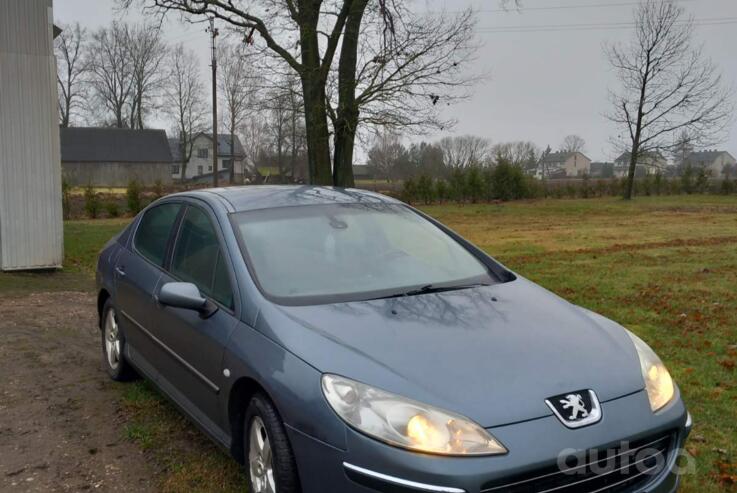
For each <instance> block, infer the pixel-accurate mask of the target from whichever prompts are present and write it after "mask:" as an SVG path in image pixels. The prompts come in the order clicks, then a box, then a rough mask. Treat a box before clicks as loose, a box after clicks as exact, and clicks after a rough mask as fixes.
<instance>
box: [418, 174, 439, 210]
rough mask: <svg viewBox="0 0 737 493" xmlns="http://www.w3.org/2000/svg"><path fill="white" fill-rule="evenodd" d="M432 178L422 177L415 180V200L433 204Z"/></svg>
mask: <svg viewBox="0 0 737 493" xmlns="http://www.w3.org/2000/svg"><path fill="white" fill-rule="evenodd" d="M433 185H434V184H433V181H432V178H430V177H429V176H427V175H422V176H420V177H419V178H418V179H417V187H416V190H415V191H416V194H417V199H418V200H422V201H423V202H424V203H425V204H432V203H433V202H435V187H434V186H433Z"/></svg>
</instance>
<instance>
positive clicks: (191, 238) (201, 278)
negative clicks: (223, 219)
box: [171, 207, 233, 309]
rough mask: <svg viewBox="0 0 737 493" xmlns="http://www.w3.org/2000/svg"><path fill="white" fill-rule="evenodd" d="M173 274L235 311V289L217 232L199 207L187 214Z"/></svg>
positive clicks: (172, 270) (179, 239)
mask: <svg viewBox="0 0 737 493" xmlns="http://www.w3.org/2000/svg"><path fill="white" fill-rule="evenodd" d="M171 272H172V274H174V276H176V277H178V278H179V279H181V280H182V281H185V282H191V283H193V284H195V285H196V286H197V287H198V288H199V289H200V291H201V292H202V294H204V295H205V296H208V297H209V298H212V299H213V300H215V301H217V302H218V303H220V304H221V305H223V306H225V307H228V308H230V309H232V308H233V290H232V288H231V285H230V278H229V277H228V267H227V263H226V262H225V259H224V258H223V251H222V249H221V248H220V243H219V242H218V237H217V233H216V232H215V228H214V227H213V225H212V222H211V221H210V218H209V217H208V216H207V214H205V213H204V212H203V211H202V210H200V209H198V208H196V207H188V208H187V212H185V213H184V218H183V219H182V226H181V228H180V229H179V238H178V239H177V242H176V247H175V249H174V257H173V258H172V262H171Z"/></svg>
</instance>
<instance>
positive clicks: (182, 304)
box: [157, 282, 217, 318]
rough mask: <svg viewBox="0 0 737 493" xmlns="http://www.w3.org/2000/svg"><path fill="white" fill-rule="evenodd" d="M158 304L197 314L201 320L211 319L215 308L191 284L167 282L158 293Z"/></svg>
mask: <svg viewBox="0 0 737 493" xmlns="http://www.w3.org/2000/svg"><path fill="white" fill-rule="evenodd" d="M157 300H158V302H159V303H161V304H162V305H165V306H171V307H174V308H184V309H185V310H194V311H196V312H199V314H200V316H201V317H202V318H209V317H211V316H212V315H213V314H214V313H215V312H216V311H217V306H216V305H215V304H214V303H212V302H211V301H208V300H207V298H205V297H203V296H202V295H201V294H200V290H199V289H197V286H195V285H194V284H192V283H191V282H168V283H166V284H164V285H163V286H162V287H161V291H159V296H158V299H157Z"/></svg>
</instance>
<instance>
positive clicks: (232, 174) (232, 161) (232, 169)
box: [230, 111, 235, 185]
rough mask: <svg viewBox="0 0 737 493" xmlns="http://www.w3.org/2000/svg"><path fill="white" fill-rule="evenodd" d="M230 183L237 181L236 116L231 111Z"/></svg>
mask: <svg viewBox="0 0 737 493" xmlns="http://www.w3.org/2000/svg"><path fill="white" fill-rule="evenodd" d="M230 114H231V117H230V184H231V185H233V184H234V183H235V118H234V117H233V116H232V115H233V112H232V111H231V112H230Z"/></svg>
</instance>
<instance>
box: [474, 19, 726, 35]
mask: <svg viewBox="0 0 737 493" xmlns="http://www.w3.org/2000/svg"><path fill="white" fill-rule="evenodd" d="M687 22H688V21H684V22H680V23H679V24H685V23H687ZM732 24H737V17H722V18H718V17H714V18H706V19H696V20H694V22H693V25H694V26H696V27H702V26H721V25H732ZM636 25H637V24H636V23H635V22H631V21H630V22H602V23H582V24H536V25H531V26H498V27H482V28H478V29H476V32H477V33H479V34H493V33H525V32H533V33H534V32H551V31H590V30H600V29H601V30H616V29H631V28H634V27H636Z"/></svg>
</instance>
